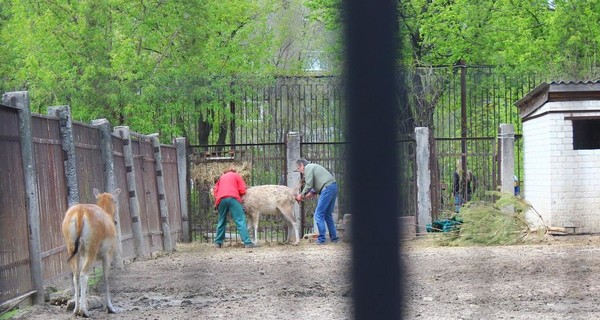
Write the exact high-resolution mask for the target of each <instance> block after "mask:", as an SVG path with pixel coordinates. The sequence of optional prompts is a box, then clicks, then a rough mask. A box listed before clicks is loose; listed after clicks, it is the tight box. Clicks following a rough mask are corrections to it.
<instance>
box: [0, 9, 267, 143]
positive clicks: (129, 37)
mask: <svg viewBox="0 0 600 320" xmlns="http://www.w3.org/2000/svg"><path fill="white" fill-rule="evenodd" d="M273 3H274V1H272V0H262V1H246V0H233V1H220V0H219V1H217V0H209V1H154V2H153V1H136V2H131V1H114V0H99V1H98V0H93V1H92V0H88V1H76V2H73V1H69V0H57V1H51V2H27V1H25V2H24V1H17V0H14V1H7V2H2V4H1V5H0V8H1V9H2V13H1V15H2V18H3V19H2V20H0V21H1V22H0V28H1V29H0V44H1V45H0V79H2V84H1V86H2V88H3V89H5V90H29V91H30V95H31V97H32V99H31V101H32V109H33V111H34V112H37V113H45V111H46V110H45V108H46V107H47V106H51V105H57V104H60V105H64V104H68V105H70V106H71V109H72V111H73V117H74V119H77V120H81V121H88V120H91V119H95V118H108V119H109V120H110V121H111V123H112V124H113V125H121V124H127V125H129V126H130V127H132V129H133V130H134V131H138V132H144V133H151V132H159V133H167V135H170V134H173V135H181V134H182V133H183V131H184V129H185V126H184V125H183V122H184V119H185V118H194V115H195V114H196V115H197V114H198V113H201V112H205V110H204V109H210V108H211V104H210V102H209V103H208V104H204V103H200V104H198V103H197V101H198V99H199V98H200V97H201V98H203V99H204V98H205V96H204V95H202V91H203V90H202V88H206V87H207V89H205V90H204V91H210V92H217V91H219V90H221V91H224V90H226V89H227V88H228V87H230V86H231V83H230V81H212V80H213V79H217V78H231V77H235V76H239V75H252V76H262V75H265V74H271V73H272V68H271V67H270V64H269V61H270V60H271V59H272V48H271V39H272V37H271V36H270V35H269V30H268V25H267V18H268V16H269V14H271V13H272V12H273ZM4 18H6V19H4Z"/></svg>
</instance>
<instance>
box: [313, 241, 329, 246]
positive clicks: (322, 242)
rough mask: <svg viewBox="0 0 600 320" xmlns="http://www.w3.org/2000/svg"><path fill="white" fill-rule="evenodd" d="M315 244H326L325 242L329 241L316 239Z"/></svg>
mask: <svg viewBox="0 0 600 320" xmlns="http://www.w3.org/2000/svg"><path fill="white" fill-rule="evenodd" d="M315 244H317V245H324V244H327V242H325V241H315Z"/></svg>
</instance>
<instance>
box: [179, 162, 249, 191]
mask: <svg viewBox="0 0 600 320" xmlns="http://www.w3.org/2000/svg"><path fill="white" fill-rule="evenodd" d="M230 168H235V169H236V171H237V172H238V173H239V174H240V175H241V176H242V178H244V180H245V181H248V180H249V179H250V177H251V176H252V164H251V163H250V162H240V161H227V162H205V163H196V164H194V165H193V166H192V168H190V175H191V178H192V179H193V180H194V183H195V184H196V186H212V185H214V184H215V183H216V182H217V180H219V177H220V176H221V175H222V174H223V172H224V171H225V170H228V169H230Z"/></svg>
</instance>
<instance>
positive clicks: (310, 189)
mask: <svg viewBox="0 0 600 320" xmlns="http://www.w3.org/2000/svg"><path fill="white" fill-rule="evenodd" d="M296 167H297V169H298V170H297V171H298V172H300V173H302V174H303V175H304V189H302V192H300V194H299V195H298V196H296V201H298V202H300V201H302V200H303V199H310V198H312V197H314V195H315V194H318V195H320V196H319V200H318V201H317V208H316V209H315V223H316V224H317V229H318V230H319V237H318V238H317V244H325V225H327V229H328V230H329V237H330V238H331V242H338V241H339V240H338V237H337V232H336V230H335V222H334V221H333V208H334V206H335V199H336V198H337V193H338V187H337V183H336V182H335V178H334V177H333V175H332V174H331V173H330V172H329V171H328V170H327V169H325V168H323V167H322V166H320V165H318V164H314V163H309V162H308V161H307V160H306V159H298V160H296Z"/></svg>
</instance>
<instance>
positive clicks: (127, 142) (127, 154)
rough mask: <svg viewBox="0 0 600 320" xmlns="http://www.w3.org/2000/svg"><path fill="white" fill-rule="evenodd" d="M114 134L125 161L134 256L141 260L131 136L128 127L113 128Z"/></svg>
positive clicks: (142, 250) (138, 214)
mask: <svg viewBox="0 0 600 320" xmlns="http://www.w3.org/2000/svg"><path fill="white" fill-rule="evenodd" d="M114 132H115V133H116V134H117V135H118V136H120V137H121V139H123V156H124V159H125V172H126V176H127V191H128V192H127V194H128V200H129V210H130V211H129V215H130V217H131V229H132V233H133V243H134V251H135V256H136V257H137V258H143V257H144V256H145V254H144V245H143V234H142V223H141V221H140V205H139V202H138V196H137V192H136V189H137V182H136V175H135V169H134V160H133V153H132V149H131V136H130V132H129V127H127V126H120V127H115V128H114Z"/></svg>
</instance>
